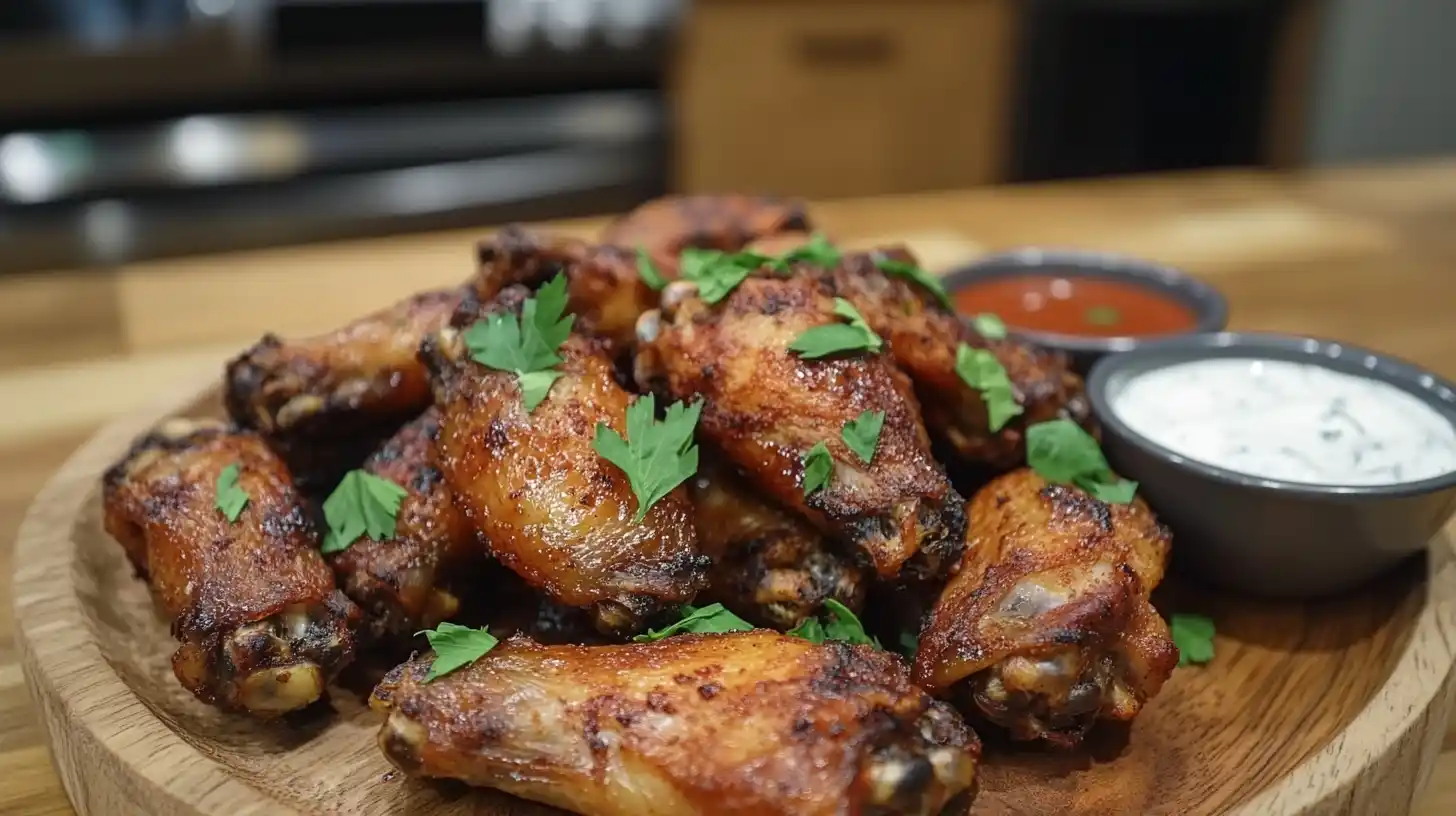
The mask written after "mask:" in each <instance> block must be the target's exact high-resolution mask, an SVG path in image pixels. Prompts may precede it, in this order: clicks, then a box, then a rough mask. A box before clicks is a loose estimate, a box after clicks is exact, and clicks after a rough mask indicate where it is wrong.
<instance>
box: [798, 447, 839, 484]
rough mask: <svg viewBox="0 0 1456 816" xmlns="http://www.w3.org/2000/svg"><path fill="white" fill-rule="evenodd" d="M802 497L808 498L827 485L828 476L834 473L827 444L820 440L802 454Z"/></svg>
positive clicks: (832, 461)
mask: <svg viewBox="0 0 1456 816" xmlns="http://www.w3.org/2000/svg"><path fill="white" fill-rule="evenodd" d="M803 461H804V497H805V498H808V497H809V496H810V495H812V494H813V493H814V491H816V490H819V489H821V488H824V487H828V486H829V477H830V476H832V475H833V474H834V457H832V456H830V455H829V446H828V445H826V444H824V443H823V442H820V443H819V444H817V445H815V446H814V447H812V448H810V449H809V452H808V453H806V454H804V459H803Z"/></svg>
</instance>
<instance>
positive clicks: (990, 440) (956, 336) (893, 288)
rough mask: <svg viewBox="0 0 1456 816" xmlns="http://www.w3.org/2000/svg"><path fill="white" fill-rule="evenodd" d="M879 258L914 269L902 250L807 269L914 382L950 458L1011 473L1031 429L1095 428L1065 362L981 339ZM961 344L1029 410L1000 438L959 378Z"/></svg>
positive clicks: (1012, 342)
mask: <svg viewBox="0 0 1456 816" xmlns="http://www.w3.org/2000/svg"><path fill="white" fill-rule="evenodd" d="M881 256H883V257H889V258H893V259H895V260H899V261H905V262H910V263H914V262H915V258H914V256H913V255H911V254H910V253H909V252H908V251H906V250H903V249H898V248H897V249H889V250H881V251H878V252H876V253H846V254H845V256H844V260H843V262H842V263H841V264H840V265H839V266H838V267H837V268H835V269H832V270H823V269H819V268H816V267H813V266H810V265H802V266H803V271H805V272H807V273H809V274H813V275H816V276H818V277H819V278H821V279H824V280H827V281H828V282H829V286H830V287H831V288H832V290H833V292H834V294H835V295H838V296H839V297H842V298H844V299H845V300H848V301H849V302H851V303H853V304H854V305H855V308H856V309H859V311H860V313H861V314H863V315H864V317H865V322H867V323H869V324H870V327H871V328H873V329H874V330H875V332H876V333H877V334H879V335H880V336H881V337H883V338H884V339H885V342H886V343H888V344H889V346H890V352H891V354H893V355H894V357H895V362H896V363H898V364H899V366H900V368H901V369H903V370H904V371H905V373H906V374H909V375H910V379H911V380H913V381H914V383H915V391H916V393H917V394H919V395H920V402H921V405H922V406H923V408H924V412H925V425H926V427H927V428H929V429H930V432H931V434H932V435H934V436H935V437H936V439H937V440H938V441H940V442H943V443H944V445H943V447H945V448H946V449H948V451H949V452H952V453H954V455H955V456H956V457H957V458H959V459H961V460H963V461H964V462H966V463H968V464H972V465H979V466H984V467H986V468H989V469H992V470H998V471H1000V470H1007V469H1010V468H1013V467H1016V466H1017V465H1019V464H1020V463H1021V462H1023V461H1025V458H1026V448H1025V437H1026V428H1027V426H1028V425H1033V424H1035V423H1038V422H1045V421H1046V420H1049V419H1057V418H1061V417H1067V418H1070V419H1073V420H1076V421H1077V422H1078V423H1079V424H1081V425H1083V426H1085V427H1088V428H1092V427H1093V423H1092V413H1091V406H1090V404H1089V403H1088V401H1087V397H1086V393H1085V391H1084V388H1083V384H1082V378H1081V377H1079V376H1078V375H1077V374H1076V373H1075V372H1073V371H1072V370H1071V368H1070V365H1069V363H1068V360H1067V358H1066V356H1065V355H1063V354H1060V353H1057V352H1051V351H1044V350H1041V349H1037V348H1033V347H1032V346H1029V345H1027V344H1025V343H1022V342H1019V341H1016V340H1011V339H1002V340H990V339H987V338H985V337H982V336H981V335H980V334H979V333H977V332H976V330H975V329H973V328H972V327H971V326H970V325H969V324H967V323H966V321H964V320H963V319H961V318H960V316H958V315H957V314H955V313H954V312H953V311H951V310H949V309H946V308H945V307H944V306H942V305H941V304H940V303H939V302H938V301H937V300H936V299H935V297H934V296H933V295H931V294H930V293H929V292H927V291H926V290H925V289H924V288H923V287H921V286H919V285H917V284H915V283H913V282H911V281H908V280H906V279H905V278H901V277H897V276H894V275H888V274H886V273H885V272H883V271H882V270H880V269H879V268H878V267H877V266H875V259H876V258H877V257H881ZM961 343H965V344H967V345H969V346H970V347H972V348H977V349H982V348H983V349H988V350H989V351H990V352H991V353H992V354H994V355H996V359H997V361H999V362H1000V363H1001V365H1002V366H1003V367H1005V369H1006V374H1007V376H1008V377H1009V378H1010V380H1011V385H1012V388H1013V389H1014V392H1015V395H1016V401H1017V402H1018V403H1020V404H1021V406H1022V407H1023V408H1024V409H1025V411H1024V413H1022V414H1021V415H1020V416H1017V417H1014V418H1012V420H1011V421H1010V422H1008V423H1007V424H1006V425H1005V426H1004V427H1002V428H1001V429H1000V430H998V431H995V432H992V431H991V430H990V423H989V417H988V416H987V413H986V404H985V402H984V401H983V400H982V399H981V392H980V391H977V390H976V389H974V388H971V387H970V386H967V385H966V384H965V382H963V381H962V380H961V378H960V377H959V376H958V375H957V374H956V371H955V363H956V349H957V348H958V347H959V345H960V344H961Z"/></svg>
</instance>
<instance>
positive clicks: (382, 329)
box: [223, 289, 464, 492]
mask: <svg viewBox="0 0 1456 816" xmlns="http://www.w3.org/2000/svg"><path fill="white" fill-rule="evenodd" d="M463 295H464V290H463V289H458V290H450V291H440V292H424V293H421V294H418V295H414V296H413V297H410V298H406V299H405V300H403V301H400V302H399V303H397V304H395V305H393V306H391V307H389V308H388V309H384V310H382V311H379V312H375V313H374V314H371V315H368V316H367V317H363V318H360V319H359V320H356V321H354V322H353V323H350V324H349V325H347V326H344V327H343V328H341V329H338V330H336V331H333V332H329V333H328V334H322V335H318V336H316V337H310V338H307V339H304V340H284V339H282V338H279V337H278V336H276V335H272V334H269V335H265V336H264V337H263V339H262V340H260V341H258V343H257V344H256V345H254V346H253V347H252V348H250V349H248V350H247V351H245V352H243V354H242V355H241V356H239V357H238V358H237V359H235V360H233V361H232V362H230V363H229V364H228V366H227V374H226V377H225V378H224V388H223V397H224V402H225V403H226V405H227V409H228V413H229V414H230V415H231V416H232V418H233V419H234V420H235V421H236V422H237V423H238V424H239V425H242V426H243V427H245V428H252V429H255V430H257V431H258V432H259V433H262V434H263V435H264V436H265V437H267V438H268V441H269V442H270V443H271V444H273V445H274V447H275V448H276V449H277V450H278V451H279V452H280V453H282V454H283V456H284V458H285V459H286V460H287V462H288V464H289V468H290V470H291V471H292V472H293V474H294V478H295V480H296V481H297V483H298V485H299V486H300V487H302V488H304V489H305V490H309V491H314V492H327V491H328V490H329V489H331V488H332V486H333V485H334V483H336V482H337V481H338V479H339V477H340V476H342V475H343V474H344V472H345V471H347V470H349V469H350V468H353V467H357V466H358V465H359V463H360V462H362V461H363V460H364V458H365V457H366V456H368V455H369V453H370V452H371V451H373V450H374V449H375V448H376V447H378V446H379V444H380V443H382V442H383V441H384V440H385V439H387V438H388V437H389V435H390V434H392V433H394V431H395V430H396V429H397V428H398V427H399V426H400V425H401V424H402V423H404V422H405V421H407V420H409V419H410V418H411V417H414V416H415V415H417V414H419V413H420V412H421V411H423V410H424V409H425V408H426V407H428V406H429V404H430V388H429V382H428V381H427V380H426V378H425V370H424V367H423V366H421V365H420V363H419V361H418V360H417V359H415V353H416V351H418V349H419V347H420V341H421V340H423V339H424V337H425V335H427V334H430V333H433V332H435V331H437V330H438V329H439V328H440V327H441V326H444V325H445V323H446V321H448V320H449V319H450V315H451V313H452V312H453V311H454V310H455V307H456V305H457V304H458V303H459V302H460V299H461V297H462V296H463Z"/></svg>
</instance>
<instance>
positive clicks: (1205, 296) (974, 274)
mask: <svg viewBox="0 0 1456 816" xmlns="http://www.w3.org/2000/svg"><path fill="white" fill-rule="evenodd" d="M1052 273H1055V274H1057V275H1059V276H1062V277H1068V278H1074V277H1085V278H1102V279H1104V280H1114V281H1121V282H1125V283H1132V284H1136V285H1138V286H1142V287H1145V288H1147V289H1151V290H1153V291H1156V292H1161V293H1164V294H1167V295H1169V296H1171V297H1172V298H1173V299H1175V300H1177V301H1179V302H1180V303H1182V304H1184V305H1185V306H1187V307H1188V308H1190V309H1192V310H1193V313H1194V315H1196V316H1197V319H1198V323H1197V325H1196V326H1195V327H1194V328H1193V329H1192V330H1191V331H1190V332H1188V333H1189V334H1198V333H1207V332H1217V331H1223V329H1224V328H1225V327H1226V326H1228V301H1226V300H1225V299H1224V297H1223V295H1222V294H1220V293H1219V291H1218V290H1217V289H1215V288H1213V287H1212V286H1209V285H1208V284H1206V283H1204V282H1203V281H1201V280H1199V279H1197V278H1195V277H1193V276H1191V275H1189V274H1188V273H1186V272H1182V271H1179V270H1177V269H1174V268H1172V267H1169V266H1162V265H1159V264H1155V263H1152V262H1151V261H1142V260H1138V259H1136V258H1129V257H1125V256H1122V255H1112V254H1108V253H1103V252H1086V251H1081V250H1073V249H1040V248H1037V247H1027V248H1024V249H1016V250H1012V251H1010V252H1003V253H999V254H996V255H991V256H988V257H986V258H982V259H981V260H978V261H975V262H973V263H970V264H967V265H966V266H961V267H957V268H956V269H953V270H951V271H950V272H948V273H946V275H945V277H944V279H943V280H944V283H945V288H946V291H947V292H950V293H952V294H954V293H955V291H956V290H958V289H963V288H965V287H967V286H969V285H970V284H972V283H976V282H979V281H983V280H987V279H991V278H1009V277H1021V276H1023V275H1037V276H1045V275H1048V274H1052ZM1007 330H1008V331H1009V332H1010V333H1011V334H1012V335H1014V336H1016V337H1021V338H1024V339H1026V340H1028V341H1030V342H1032V343H1033V344H1035V345H1038V346H1042V347H1044V348H1051V349H1056V350H1058V351H1063V352H1066V353H1067V355H1068V356H1070V357H1071V360H1072V367H1073V368H1075V369H1076V370H1077V372H1078V373H1080V374H1086V373H1087V372H1088V370H1090V369H1091V368H1092V364H1093V363H1095V362H1097V360H1098V358H1100V357H1102V356H1103V355H1105V354H1108V353H1109V352H1114V351H1128V350H1130V349H1134V348H1137V347H1138V346H1140V345H1141V344H1143V343H1147V342H1150V341H1152V340H1156V339H1159V338H1162V337H1181V336H1183V335H1181V334H1176V335H1157V336H1128V337H1089V336H1085V335H1074V334H1058V333H1054V332H1041V331H1030V330H1027V329H1018V328H1016V327H1015V326H1007Z"/></svg>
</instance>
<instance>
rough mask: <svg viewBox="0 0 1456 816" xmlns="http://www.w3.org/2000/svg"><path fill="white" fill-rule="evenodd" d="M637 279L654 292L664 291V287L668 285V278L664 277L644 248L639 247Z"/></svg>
mask: <svg viewBox="0 0 1456 816" xmlns="http://www.w3.org/2000/svg"><path fill="white" fill-rule="evenodd" d="M637 277H639V278H641V279H642V282H643V283H645V284H647V287H648V288H649V289H652V290H653V291H654V292H660V291H662V287H664V286H666V285H667V278H664V277H663V276H662V272H661V271H660V270H659V269H658V268H657V264H655V263H653V262H652V256H651V255H648V254H647V250H645V249H643V248H642V247H637Z"/></svg>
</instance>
